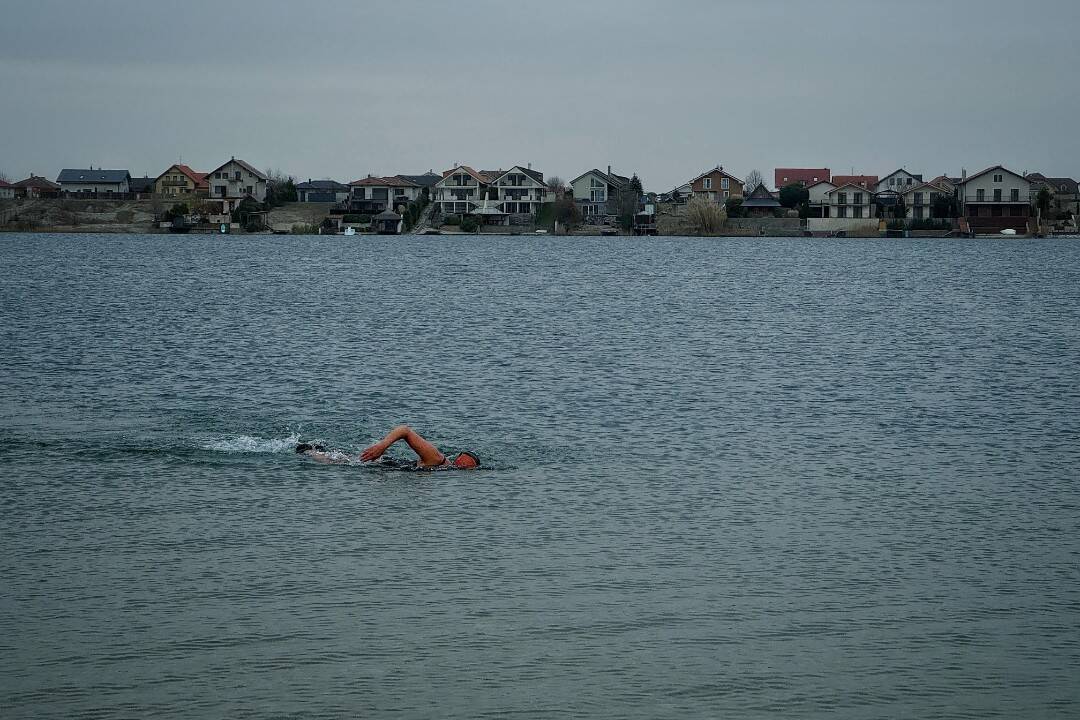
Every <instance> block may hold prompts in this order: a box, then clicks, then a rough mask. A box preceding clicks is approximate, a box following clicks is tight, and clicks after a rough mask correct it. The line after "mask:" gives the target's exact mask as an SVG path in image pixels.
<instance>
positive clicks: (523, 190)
mask: <svg viewBox="0 0 1080 720" xmlns="http://www.w3.org/2000/svg"><path fill="white" fill-rule="evenodd" d="M492 186H493V187H494V189H495V201H496V202H497V203H498V206H499V209H500V210H501V211H502V212H504V213H506V214H507V215H535V214H536V213H537V212H539V210H540V206H541V205H543V204H545V203H549V202H552V200H554V198H553V197H552V192H551V188H549V187H548V186H547V185H546V184H545V183H544V173H542V172H540V171H539V170H533V169H532V168H531V167H521V166H520V165H515V166H514V167H512V168H510V169H509V170H507V171H506V172H504V173H502V174H501V175H499V176H498V177H497V178H495V180H494V182H493V183H492Z"/></svg>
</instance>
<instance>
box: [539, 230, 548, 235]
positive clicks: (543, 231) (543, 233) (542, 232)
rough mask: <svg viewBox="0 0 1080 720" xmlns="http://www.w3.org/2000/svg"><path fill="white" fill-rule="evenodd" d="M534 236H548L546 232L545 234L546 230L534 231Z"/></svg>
mask: <svg viewBox="0 0 1080 720" xmlns="http://www.w3.org/2000/svg"><path fill="white" fill-rule="evenodd" d="M536 234H537V235H547V234H548V232H547V230H544V229H540V230H537V231H536Z"/></svg>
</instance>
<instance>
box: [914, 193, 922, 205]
mask: <svg viewBox="0 0 1080 720" xmlns="http://www.w3.org/2000/svg"><path fill="white" fill-rule="evenodd" d="M922 198H923V194H922V193H915V204H916V205H922Z"/></svg>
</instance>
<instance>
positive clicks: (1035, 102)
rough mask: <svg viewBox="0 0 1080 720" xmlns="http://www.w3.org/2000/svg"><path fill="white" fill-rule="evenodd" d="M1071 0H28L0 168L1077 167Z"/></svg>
mask: <svg viewBox="0 0 1080 720" xmlns="http://www.w3.org/2000/svg"><path fill="white" fill-rule="evenodd" d="M1078 48H1080V2H1077V0H1028V1H1027V2H1020V1H1019V0H1008V1H1006V0H947V1H945V2H943V1H942V0H899V1H897V2H880V1H878V0H818V2H808V1H807V0H755V1H754V2H739V3H734V2H722V1H720V0H679V1H678V2H672V1H670V0H651V1H649V2H639V1H638V0H589V1H588V2H578V1H573V0H565V1H564V0H545V1H541V2H505V1H501V0H454V1H453V2H419V1H417V0H413V1H410V0H397V1H396V2H378V3H376V2H365V1H363V0H319V1H318V2H302V1H301V0H291V1H290V2H278V1H277V0H258V2H248V1H239V0H237V1H233V2H220V1H218V0H185V2H183V3H179V4H176V3H168V4H166V3H160V2H148V1H147V0H138V1H127V0H85V1H81V2H75V1H74V0H70V1H69V0H34V2H20V3H17V2H5V3H4V7H3V8H2V9H0V104H2V107H3V111H2V113H0V118H2V119H0V128H2V130H0V172H4V173H6V174H7V175H8V176H10V177H12V178H13V179H20V178H22V177H25V176H26V175H28V174H29V173H30V172H31V171H33V172H35V173H37V174H40V175H45V176H47V177H50V178H55V176H56V174H57V173H58V172H59V171H60V169H61V168H63V167H87V166H89V165H93V166H94V167H105V168H120V169H128V170H130V171H131V173H132V175H139V176H142V175H144V174H147V175H150V176H156V175H158V174H160V173H161V172H162V171H163V170H164V169H165V168H166V167H168V166H169V165H170V164H171V163H173V162H176V161H177V160H179V159H181V158H182V159H183V161H184V162H185V163H187V164H189V165H191V166H192V167H194V168H195V169H197V170H204V171H206V170H210V169H212V168H213V167H215V166H217V165H220V164H221V163H222V162H224V161H225V160H228V159H229V157H230V156H233V155H235V156H236V157H239V158H243V159H245V160H247V161H248V162H250V163H252V164H254V165H255V166H257V167H260V168H264V169H266V168H275V169H280V170H282V171H284V172H286V173H288V174H292V175H294V176H296V177H297V178H300V179H305V180H306V179H307V178H309V177H310V178H333V179H336V180H341V181H344V182H348V181H350V180H355V179H357V178H360V177H363V176H365V175H366V174H368V173H374V174H379V175H384V174H387V175H388V174H397V173H406V174H408V173H421V172H424V171H426V170H428V169H434V170H435V171H436V172H438V171H441V170H444V169H448V168H450V167H452V166H453V165H454V164H455V163H464V164H469V165H472V166H474V167H476V168H478V169H488V168H490V169H495V168H509V167H511V166H513V165H515V164H521V165H524V164H526V163H532V165H533V167H535V168H537V169H540V170H542V171H543V172H545V173H546V174H548V175H552V174H555V175H559V176H561V177H563V178H564V179H572V178H573V177H576V176H577V175H579V174H581V173H582V172H584V171H586V170H588V169H590V168H592V167H601V168H604V167H606V166H607V165H612V166H613V167H614V169H615V170H616V171H619V172H622V173H626V174H629V173H632V172H637V173H638V174H639V175H640V176H641V178H642V181H643V183H644V185H645V187H646V189H651V190H666V189H670V188H671V187H673V186H675V185H677V184H679V183H681V182H685V181H686V180H688V179H690V178H692V177H694V176H696V175H698V174H699V173H701V172H702V171H704V170H706V169H708V168H711V167H713V166H715V165H717V164H721V165H723V166H724V168H725V170H728V171H730V172H732V173H734V174H735V175H738V176H740V177H744V176H745V175H746V174H747V173H748V172H750V171H751V170H753V169H757V170H760V171H761V172H762V173H763V174H764V175H765V177H766V179H767V180H768V181H769V182H770V183H771V180H772V171H773V168H774V167H777V166H781V167H785V166H794V167H806V166H809V167H821V166H825V167H829V168H832V170H833V172H834V173H849V172H852V171H853V170H854V172H856V173H867V174H877V175H884V174H886V173H888V172H891V171H892V170H894V169H896V168H897V167H900V166H904V167H906V168H908V169H909V170H911V171H913V172H922V173H925V174H927V175H929V176H933V175H938V174H941V173H950V174H959V172H960V170H961V168H966V169H967V170H968V171H974V170H979V169H982V168H983V167H986V166H988V165H993V164H997V163H1002V164H1004V165H1006V166H1008V167H1009V168H1010V169H1014V170H1016V171H1024V170H1027V171H1041V172H1044V173H1045V174H1047V175H1070V176H1073V177H1075V176H1077V175H1080V49H1078Z"/></svg>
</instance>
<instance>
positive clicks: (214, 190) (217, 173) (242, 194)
mask: <svg viewBox="0 0 1080 720" xmlns="http://www.w3.org/2000/svg"><path fill="white" fill-rule="evenodd" d="M206 180H207V182H208V183H209V187H210V199H211V200H219V201H221V205H222V209H223V210H224V211H225V212H232V211H233V210H234V209H236V206H237V205H239V204H240V201H241V200H243V199H244V198H246V197H250V198H252V199H253V200H255V201H256V202H260V203H261V202H264V201H265V200H266V186H267V183H268V182H269V178H268V177H267V176H266V175H265V174H264V173H262V172H260V171H258V170H256V169H255V168H254V167H252V166H251V165H249V164H248V163H246V162H244V161H243V160H237V159H236V158H235V157H234V158H231V159H230V160H229V161H228V162H227V163H224V164H223V165H221V166H220V167H216V168H214V169H213V170H211V171H210V172H208V173H207V174H206Z"/></svg>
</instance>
